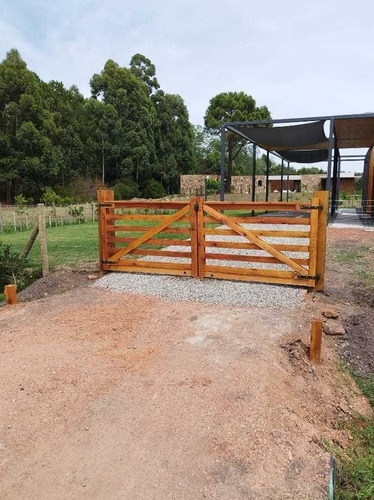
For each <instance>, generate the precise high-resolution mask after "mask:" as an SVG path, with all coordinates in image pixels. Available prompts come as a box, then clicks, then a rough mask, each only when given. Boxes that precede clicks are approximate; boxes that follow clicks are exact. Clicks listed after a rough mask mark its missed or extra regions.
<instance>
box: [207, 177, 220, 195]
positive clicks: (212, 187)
mask: <svg viewBox="0 0 374 500" xmlns="http://www.w3.org/2000/svg"><path fill="white" fill-rule="evenodd" d="M205 182H206V192H207V194H217V193H219V190H220V182H219V181H217V179H206V181H205Z"/></svg>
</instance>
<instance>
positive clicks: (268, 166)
mask: <svg viewBox="0 0 374 500" xmlns="http://www.w3.org/2000/svg"><path fill="white" fill-rule="evenodd" d="M269 160H270V153H269V151H268V152H267V153H266V185H265V201H269V169H270V161H269Z"/></svg>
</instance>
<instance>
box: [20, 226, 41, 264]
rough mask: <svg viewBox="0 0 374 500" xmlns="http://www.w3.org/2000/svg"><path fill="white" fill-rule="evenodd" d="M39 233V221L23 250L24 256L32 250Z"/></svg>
mask: <svg viewBox="0 0 374 500" xmlns="http://www.w3.org/2000/svg"><path fill="white" fill-rule="evenodd" d="M38 233H39V223H38V222H37V223H36V224H35V226H34V229H33V230H32V233H31V235H30V238H29V241H28V242H27V243H26V246H25V248H24V250H23V252H22V257H24V258H26V257H27V256H28V255H29V253H30V250H31V248H32V246H33V244H34V241H35V240H36V237H37V236H38Z"/></svg>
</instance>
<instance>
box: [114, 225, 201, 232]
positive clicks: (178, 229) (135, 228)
mask: <svg viewBox="0 0 374 500" xmlns="http://www.w3.org/2000/svg"><path fill="white" fill-rule="evenodd" d="M155 227H156V226H112V225H108V226H107V230H108V231H109V232H110V231H115V232H122V233H143V232H144V233H146V232H147V231H149V230H150V229H152V228H155ZM162 233H174V234H190V233H191V229H190V228H189V227H170V226H168V227H166V228H165V229H162V230H161V231H160V232H159V233H157V234H162Z"/></svg>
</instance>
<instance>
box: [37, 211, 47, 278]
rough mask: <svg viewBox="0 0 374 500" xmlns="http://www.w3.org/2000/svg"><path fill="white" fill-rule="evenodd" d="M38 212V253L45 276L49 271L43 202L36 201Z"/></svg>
mask: <svg viewBox="0 0 374 500" xmlns="http://www.w3.org/2000/svg"><path fill="white" fill-rule="evenodd" d="M38 212H39V214H38V215H39V242H40V253H41V257H42V273H43V276H47V274H48V272H49V265H48V249H47V238H46V235H45V206H44V203H38Z"/></svg>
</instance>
